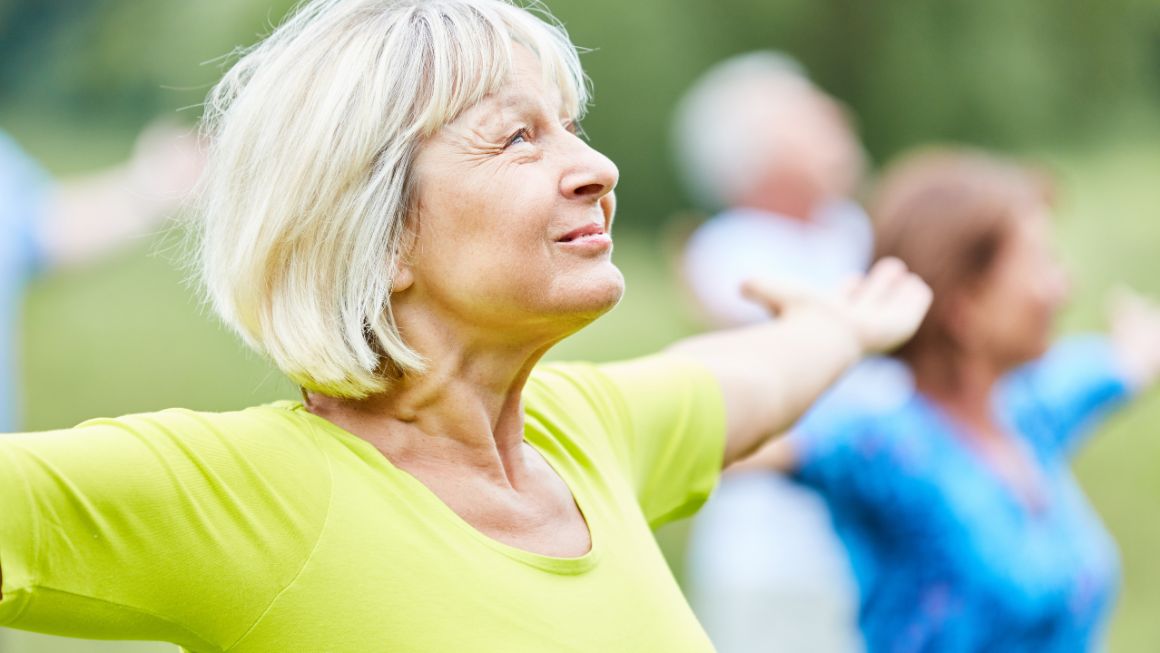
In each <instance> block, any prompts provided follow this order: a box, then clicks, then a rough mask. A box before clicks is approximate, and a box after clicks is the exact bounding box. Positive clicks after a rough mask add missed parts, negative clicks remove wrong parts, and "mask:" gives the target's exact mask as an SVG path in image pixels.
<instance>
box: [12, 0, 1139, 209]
mask: <svg viewBox="0 0 1160 653" xmlns="http://www.w3.org/2000/svg"><path fill="white" fill-rule="evenodd" d="M548 5H549V6H550V8H551V9H552V10H553V11H554V12H555V13H556V14H557V15H558V16H559V17H560V18H561V19H563V20H564V21H565V23H566V24H567V25H568V27H569V30H570V31H571V33H572V35H573V37H574V39H575V40H576V42H577V43H579V44H581V45H583V46H587V47H589V48H593V52H591V53H589V54H588V55H586V56H585V63H586V66H587V69H588V72H589V74H590V75H591V77H592V78H593V80H594V81H595V84H596V104H595V107H594V109H593V111H592V114H591V118H590V120H589V121H588V123H587V131H588V133H589V134H590V135H591V137H592V138H593V140H594V143H595V144H596V145H597V146H598V147H599V148H601V149H603V150H605V151H606V152H607V153H608V154H609V155H610V156H612V158H613V160H615V161H617V162H618V163H619V165H620V167H621V172H622V177H623V180H624V183H623V186H622V187H623V189H624V190H623V192H622V193H621V198H620V199H621V206H622V215H623V216H625V218H626V219H627V220H629V221H632V222H634V223H639V224H647V225H656V224H660V223H661V222H663V221H664V220H665V219H666V217H667V216H669V215H671V214H672V213H674V212H675V211H678V210H681V209H682V208H684V207H685V206H686V205H687V200H686V198H685V196H684V194H683V192H682V190H681V189H680V187H679V186H678V184H677V182H676V180H675V178H674V175H673V173H672V167H671V165H670V164H669V159H670V157H669V139H668V133H669V119H670V112H671V109H672V106H673V103H674V102H675V101H676V99H677V98H678V97H679V96H680V94H681V92H682V91H683V90H684V88H685V87H686V86H687V85H688V84H689V83H690V82H691V81H692V80H693V79H694V78H695V77H696V75H698V74H699V73H700V72H702V71H703V70H704V69H705V68H707V67H708V66H709V65H711V64H712V63H713V62H715V61H718V60H719V59H721V58H722V57H725V56H728V55H731V54H735V53H738V52H743V51H747V50H751V49H756V48H775V49H781V50H785V51H787V52H789V53H790V54H792V55H794V56H796V57H798V58H799V59H801V60H802V62H803V63H804V64H805V65H806V67H807V68H808V69H809V70H811V71H812V73H813V75H814V76H815V78H816V79H817V81H818V82H819V83H820V84H821V85H822V86H823V87H824V88H826V89H828V90H830V91H831V92H833V93H834V94H835V95H836V96H838V97H839V98H841V99H843V100H844V101H845V102H847V103H848V104H849V105H850V106H851V107H852V109H853V110H854V113H855V115H857V116H858V117H859V119H860V124H861V126H862V131H863V133H864V136H865V139H866V142H867V144H868V146H869V149H870V151H871V153H872V154H873V155H874V156H875V157H876V158H877V159H879V160H881V159H883V158H885V157H888V156H891V155H893V154H895V153H896V152H898V151H899V150H900V149H902V148H905V147H908V146H911V145H914V144H917V143H923V142H929V141H931V140H956V141H968V142H974V143H979V144H983V145H990V146H998V147H1003V148H1020V149H1023V148H1028V147H1036V146H1042V145H1044V144H1050V143H1058V142H1076V141H1078V140H1081V139H1084V138H1085V137H1090V136H1091V135H1092V134H1099V133H1101V129H1102V128H1103V127H1104V126H1106V125H1107V124H1109V123H1110V122H1114V121H1115V120H1117V119H1118V118H1119V115H1120V113H1121V112H1122V111H1123V110H1124V108H1125V107H1126V106H1128V105H1136V104H1141V103H1143V104H1145V105H1148V106H1152V105H1154V102H1155V100H1156V98H1157V93H1156V91H1157V88H1156V81H1155V80H1156V79H1157V78H1160V75H1158V73H1160V51H1158V49H1157V46H1156V43H1157V42H1160V39H1158V37H1160V1H1158V0H1060V1H1058V2H1043V1H1042V0H942V1H940V2H926V1H924V0H883V1H881V2H866V1H865V0H779V1H778V2H768V1H765V0H718V1H717V2H703V1H699V0H634V1H633V2H623V1H621V0H549V2H548ZM291 6H292V2H291V0H202V1H199V2H182V1H181V0H154V1H152V2H147V3H142V2H134V1H132V0H96V1H94V2H91V3H73V2H68V1H67V0H8V2H7V3H5V4H3V5H0V37H3V38H0V111H2V110H3V109H4V108H5V106H7V107H9V108H11V106H12V105H14V104H19V105H22V106H24V107H25V108H29V107H31V108H33V109H35V110H37V111H40V110H43V109H45V108H49V109H51V110H52V111H54V112H62V111H63V112H65V113H66V114H70V115H71V116H73V117H76V118H80V117H83V118H84V119H85V120H87V121H93V120H97V121H99V122H110V121H112V122H117V123H126V122H128V123H130V124H140V123H143V122H144V121H145V120H146V119H147V118H148V117H150V116H153V115H156V114H157V113H166V112H173V111H175V110H177V109H179V108H186V111H185V113H184V114H183V115H185V116H187V117H188V118H189V119H190V120H193V119H194V118H196V116H197V115H198V114H199V109H198V108H197V105H198V104H199V103H200V102H201V99H202V98H203V97H204V95H205V92H206V90H207V89H208V87H209V85H210V84H212V83H213V81H214V79H215V78H216V77H217V75H218V72H219V69H220V63H221V61H220V60H218V58H219V57H221V56H222V55H226V54H227V53H229V52H231V51H232V50H233V49H234V48H235V47H236V46H241V45H248V44H250V43H252V42H254V41H255V40H256V38H257V37H258V36H259V35H261V34H264V33H266V32H268V31H269V27H270V25H271V24H273V23H276V22H278V20H280V17H281V16H282V15H283V14H284V13H285V12H286V11H287V10H288V9H289V8H290V7H291ZM215 60H218V62H217V63H207V62H213V61H215ZM227 60H228V58H227Z"/></svg>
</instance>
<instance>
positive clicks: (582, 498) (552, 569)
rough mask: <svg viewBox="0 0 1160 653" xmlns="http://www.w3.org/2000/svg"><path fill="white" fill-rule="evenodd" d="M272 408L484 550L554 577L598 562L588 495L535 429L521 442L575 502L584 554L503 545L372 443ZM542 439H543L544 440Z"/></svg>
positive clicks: (297, 405)
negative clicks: (354, 455)
mask: <svg viewBox="0 0 1160 653" xmlns="http://www.w3.org/2000/svg"><path fill="white" fill-rule="evenodd" d="M271 405H272V406H274V407H276V408H282V409H284V410H289V411H290V412H292V413H295V414H299V415H302V416H304V418H305V419H307V420H308V421H311V422H313V423H314V424H316V425H317V426H319V427H321V428H322V429H323V430H325V431H326V432H327V433H328V434H329V435H331V436H334V437H337V438H339V439H340V440H343V441H345V442H348V443H349V444H350V445H351V446H353V447H355V448H356V449H358V450H359V452H360V458H363V459H364V460H366V461H367V463H368V464H370V465H373V466H375V467H377V468H379V469H381V470H382V471H383V472H384V473H385V474H386V475H387V476H389V477H390V478H391V479H393V480H395V481H396V482H398V483H401V484H403V485H406V486H407V487H409V488H410V489H411V490H412V491H413V496H416V497H417V498H418V499H420V500H422V501H423V502H424V503H426V504H429V505H430V506H431V514H432V515H435V516H436V517H437V518H439V519H441V520H443V521H444V522H447V523H448V524H450V525H451V526H452V527H454V528H456V529H457V530H460V531H463V532H464V533H465V534H466V535H468V536H469V537H471V538H472V539H473V540H474V541H476V542H478V543H480V544H482V545H483V546H485V547H486V548H488V549H490V550H492V551H494V552H496V553H498V554H500V555H502V556H504V557H506V558H509V559H511V560H514V561H516V562H519V563H521V564H524V565H527V566H530V567H534V568H536V569H540V570H542V571H546V572H549V573H552V574H557V575H578V574H583V573H585V572H587V571H589V570H591V569H592V568H593V567H595V566H596V563H597V562H599V560H600V558H601V557H602V552H603V547H602V544H603V536H602V535H601V533H600V529H599V527H597V526H596V525H595V524H594V523H593V517H594V516H596V514H597V513H596V512H595V511H594V510H592V509H591V508H592V505H591V501H590V500H589V496H588V495H587V494H586V493H585V492H584V491H583V483H580V482H579V479H575V478H572V477H571V475H569V474H568V472H567V471H566V470H565V469H564V468H563V466H562V465H560V464H559V463H558V461H556V460H554V459H553V457H552V456H550V455H548V454H547V453H546V452H545V447H544V446H543V445H544V444H546V442H541V441H540V440H541V434H540V433H539V432H538V431H536V430H535V429H528V428H527V424H526V423H525V426H524V441H525V442H527V443H528V446H530V447H532V449H534V450H535V451H536V453H537V454H539V455H540V456H541V457H542V458H543V459H544V461H545V462H546V463H547V464H548V465H549V466H550V467H551V468H552V470H553V471H554V472H556V475H557V476H559V477H560V480H561V481H562V482H563V483H564V486H565V487H567V488H568V492H569V493H570V494H571V495H572V501H573V502H575V504H576V507H577V509H578V510H579V511H580V516H581V518H583V519H584V524H585V526H586V527H587V529H588V551H587V552H585V553H584V554H582V555H579V556H574V557H558V556H549V555H544V554H541V553H535V552H533V551H528V550H527V549H521V548H519V547H517V546H512V545H510V544H505V543H503V542H500V541H499V540H496V539H494V538H492V537H490V536H488V535H487V534H485V533H483V532H482V531H480V530H479V529H477V528H475V527H474V526H472V525H471V524H470V523H468V522H467V520H465V519H464V518H463V517H461V516H460V515H459V513H457V512H455V511H454V510H452V509H451V506H448V505H447V504H446V503H444V501H443V500H442V499H440V498H439V496H438V495H437V494H435V492H433V491H432V490H431V488H429V487H427V486H426V485H425V484H423V482H422V481H420V480H419V479H418V478H416V477H415V476H414V475H413V474H411V473H410V472H408V471H406V470H405V469H402V468H400V467H399V466H397V465H395V463H393V462H392V461H391V459H390V458H388V457H387V456H386V455H384V454H383V453H382V452H381V451H379V450H378V449H377V448H376V447H375V446H374V445H373V444H371V443H370V442H368V441H366V440H364V439H363V438H360V437H359V436H357V435H355V434H354V433H351V432H350V431H348V430H346V429H344V428H343V427H341V426H339V425H337V424H335V423H334V422H331V421H330V420H328V419H326V418H325V417H322V416H319V415H315V414H314V413H312V412H310V411H309V410H307V409H306V407H305V406H304V405H303V404H302V402H301V401H295V400H289V399H287V400H283V401H277V402H274V403H273V404H271ZM545 440H546V438H545Z"/></svg>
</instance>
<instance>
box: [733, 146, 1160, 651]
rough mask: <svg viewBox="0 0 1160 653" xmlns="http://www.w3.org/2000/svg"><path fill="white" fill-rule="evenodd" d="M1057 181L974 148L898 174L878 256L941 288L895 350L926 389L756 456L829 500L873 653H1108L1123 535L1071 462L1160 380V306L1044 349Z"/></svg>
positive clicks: (1132, 301) (821, 419) (882, 211)
mask: <svg viewBox="0 0 1160 653" xmlns="http://www.w3.org/2000/svg"><path fill="white" fill-rule="evenodd" d="M1049 205H1050V197H1049V189H1048V188H1047V185H1046V184H1044V183H1043V179H1041V178H1040V177H1038V176H1037V175H1036V174H1034V173H1033V172H1031V171H1029V170H1027V169H1025V168H1021V167H1018V166H1016V165H1014V164H1012V163H1010V162H1006V161H1002V160H999V159H996V158H994V157H991V156H988V155H985V154H982V153H977V152H970V151H951V150H942V151H926V152H923V153H919V154H916V155H914V156H912V157H909V158H908V159H907V160H905V161H903V162H901V163H900V164H898V165H897V166H895V167H894V168H893V169H892V170H891V171H890V172H888V174H887V175H886V176H885V177H884V180H883V183H882V185H881V186H880V193H879V198H878V201H877V202H876V211H874V213H875V215H874V217H875V220H876V229H877V230H878V233H877V239H878V255H879V256H897V257H899V258H901V259H902V260H903V261H905V262H906V263H907V265H908V266H910V267H911V269H913V270H914V271H915V272H916V273H917V274H919V275H920V276H921V277H922V278H923V279H924V280H925V281H926V282H927V283H928V284H930V286H931V287H932V289H933V290H934V296H935V300H934V304H933V306H932V308H931V311H930V313H929V314H928V315H927V318H926V319H925V321H924V323H923V325H922V326H921V327H920V329H919V331H918V333H917V335H916V336H915V338H914V339H913V340H912V341H910V342H909V343H908V344H907V345H905V346H904V347H903V348H902V349H901V350H900V351H899V352H898V353H897V356H898V357H899V358H900V359H901V360H902V361H903V362H905V363H906V364H907V365H908V367H909V368H910V369H911V371H912V372H913V375H914V383H915V392H913V394H911V395H910V396H909V398H908V399H907V400H905V401H904V402H902V403H901V405H899V406H897V407H895V408H891V409H888V410H881V409H879V410H876V411H859V410H851V409H849V408H847V409H840V410H823V411H820V412H815V414H813V415H812V416H810V417H808V418H807V419H806V420H805V421H804V422H803V423H802V424H800V425H799V427H798V428H797V429H796V430H795V432H794V433H793V435H792V436H791V437H790V438H788V439H785V440H781V441H779V442H777V443H776V444H775V445H772V446H770V447H767V448H766V449H765V450H763V451H761V452H760V453H759V454H758V455H757V456H755V457H754V459H752V460H750V461H747V462H746V465H747V466H750V467H753V466H765V467H767V468H768V467H774V468H777V469H780V470H782V471H788V472H790V473H791V474H792V476H793V477H795V478H796V479H797V480H799V481H800V482H802V483H804V484H806V485H808V486H810V487H812V488H815V489H817V490H818V491H819V492H820V493H821V494H822V495H823V496H824V497H825V499H826V502H827V503H828V505H829V507H830V509H831V512H832V514H833V519H834V522H835V526H836V528H837V531H838V533H839V535H840V536H841V539H842V541H843V543H844V544H845V547H846V549H847V552H848V554H849V557H850V561H851V564H852V566H853V569H854V572H855V576H856V578H857V581H858V585H859V590H860V614H859V621H860V626H861V630H862V633H863V636H864V638H865V642H866V646H867V648H868V649H869V650H870V651H891V652H895V651H937V652H939V653H954V652H956V651H1033V652H1035V653H1047V652H1052V651H1087V650H1092V649H1097V648H1099V645H1100V642H1101V640H1102V634H1103V631H1104V626H1105V624H1106V621H1107V617H1108V614H1109V612H1110V608H1111V606H1112V604H1113V600H1114V596H1115V593H1116V587H1117V581H1118V574H1119V568H1118V559H1117V554H1116V549H1115V544H1114V542H1113V541H1112V539H1111V537H1110V536H1109V534H1108V533H1107V532H1106V531H1105V529H1104V527H1103V525H1102V524H1101V523H1100V521H1099V518H1098V517H1097V515H1096V514H1095V512H1094V511H1093V510H1092V508H1091V506H1090V505H1089V504H1088V502H1087V500H1086V499H1085V497H1084V495H1083V493H1082V492H1081V490H1080V488H1079V486H1078V485H1077V484H1076V482H1075V479H1074V478H1073V477H1072V475H1071V472H1070V471H1069V469H1068V462H1069V458H1070V455H1071V454H1072V453H1073V452H1074V451H1075V450H1076V445H1077V444H1078V443H1080V442H1081V441H1082V439H1083V436H1084V434H1085V433H1087V432H1088V431H1089V430H1090V427H1091V426H1092V425H1093V424H1094V423H1095V422H1096V421H1097V420H1098V419H1099V418H1100V417H1102V416H1104V415H1106V414H1107V412H1108V411H1109V410H1110V409H1112V408H1114V407H1116V406H1118V405H1120V404H1122V403H1123V402H1124V400H1126V399H1128V398H1129V397H1130V396H1132V395H1133V394H1134V393H1135V392H1137V391H1138V390H1140V389H1142V388H1143V387H1144V386H1147V385H1149V384H1151V383H1152V382H1153V381H1154V380H1155V379H1156V377H1157V373H1158V372H1160V355H1158V354H1160V313H1158V312H1157V311H1156V309H1155V308H1154V307H1153V306H1151V305H1150V304H1147V303H1146V302H1144V301H1143V300H1141V299H1138V298H1135V297H1127V298H1125V299H1124V301H1122V302H1121V306H1119V307H1118V308H1117V310H1116V311H1115V314H1114V315H1113V329H1112V333H1111V335H1110V336H1088V337H1081V338H1070V339H1067V340H1065V341H1063V342H1062V343H1059V344H1057V345H1055V346H1054V347H1051V348H1050V349H1049V342H1050V341H1049V338H1050V334H1051V330H1052V324H1053V318H1054V316H1055V314H1056V312H1057V310H1058V309H1059V307H1060V305H1061V304H1062V303H1063V301H1064V300H1065V298H1066V295H1067V287H1068V282H1067V277H1066V275H1065V273H1064V271H1063V270H1062V268H1061V267H1060V266H1059V264H1058V263H1057V262H1056V261H1055V259H1054V258H1053V256H1052V254H1051V250H1050V246H1049V227H1050V215H1049V214H1050V209H1049Z"/></svg>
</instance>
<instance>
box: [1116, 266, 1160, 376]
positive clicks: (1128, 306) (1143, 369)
mask: <svg viewBox="0 0 1160 653" xmlns="http://www.w3.org/2000/svg"><path fill="white" fill-rule="evenodd" d="M1108 309H1109V310H1108V313H1109V321H1110V323H1111V337H1112V346H1113V347H1114V348H1115V351H1116V357H1117V358H1118V359H1119V361H1120V365H1121V367H1122V369H1123V370H1124V372H1125V373H1126V374H1127V375H1128V378H1129V380H1130V381H1131V382H1132V383H1133V385H1135V387H1137V388H1140V389H1144V388H1147V387H1148V386H1151V385H1153V384H1154V383H1156V380H1157V378H1160V306H1158V305H1157V304H1156V302H1154V301H1152V300H1150V299H1148V298H1146V297H1144V296H1143V295H1140V294H1139V293H1137V292H1135V291H1133V290H1130V289H1128V288H1117V289H1116V290H1114V291H1113V292H1112V293H1111V297H1110V301H1109V302H1108Z"/></svg>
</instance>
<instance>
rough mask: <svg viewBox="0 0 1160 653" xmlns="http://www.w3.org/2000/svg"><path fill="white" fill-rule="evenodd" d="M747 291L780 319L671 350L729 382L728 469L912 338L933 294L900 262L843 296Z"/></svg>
mask: <svg viewBox="0 0 1160 653" xmlns="http://www.w3.org/2000/svg"><path fill="white" fill-rule="evenodd" d="M745 293H746V295H747V296H749V297H750V298H752V299H753V300H754V301H756V302H758V303H760V304H763V305H764V306H765V307H766V308H768V309H769V310H770V311H771V312H774V313H776V314H778V315H779V319H778V320H776V321H773V322H769V323H766V324H760V325H755V326H751V327H745V328H741V329H734V330H730V331H719V332H716V333H710V334H705V335H701V336H696V337H693V338H689V339H686V340H682V341H680V342H678V343H676V344H675V345H673V346H672V347H671V348H670V350H669V351H670V353H672V354H673V355H679V356H686V357H689V358H693V359H696V360H697V361H698V362H700V363H701V364H703V365H705V366H706V367H708V368H709V369H710V370H711V371H712V372H713V374H714V375H715V376H716V377H717V379H718V381H719V383H720V385H721V390H722V393H723V395H724V399H725V410H726V420H727V424H726V442H725V456H724V460H723V465H724V466H728V465H730V464H731V463H733V462H734V461H737V460H740V459H741V458H744V457H746V456H747V455H749V454H751V453H752V452H754V451H755V450H756V449H758V448H759V447H760V446H761V445H763V444H764V443H765V442H766V441H767V440H769V439H770V438H771V437H772V436H773V435H774V434H777V433H781V432H782V431H785V430H786V429H787V428H789V427H790V426H791V425H793V423H794V422H795V421H797V419H798V418H799V417H801V415H802V414H803V413H805V411H806V410H807V409H808V408H809V406H810V405H811V404H812V403H813V402H814V401H815V400H817V398H818V396H819V395H821V393H822V392H823V391H824V390H825V389H826V388H827V387H829V386H830V385H831V384H832V383H833V382H834V381H836V380H837V379H838V377H839V376H841V375H842V373H844V372H845V371H846V370H847V369H848V368H849V367H850V366H851V365H853V364H854V363H855V362H857V361H858V360H859V359H860V358H861V357H862V356H865V355H868V354H875V353H881V352H885V351H889V350H890V349H893V348H894V347H897V346H898V345H900V344H901V343H903V342H905V341H906V340H907V339H908V338H910V336H911V335H913V334H914V332H915V330H917V328H918V325H919V323H920V322H921V321H922V318H923V316H924V315H925V314H926V310H927V308H929V306H930V300H931V292H930V288H928V287H927V286H926V284H925V283H923V282H922V281H921V280H920V279H919V278H918V277H916V276H915V275H913V274H911V273H910V272H909V271H908V270H907V269H906V266H905V265H904V264H902V263H901V262H900V261H898V260H895V259H886V260H883V261H881V262H879V263H878V264H877V265H875V266H874V268H873V269H872V270H871V271H870V272H869V274H867V276H866V277H865V278H863V279H861V280H858V281H857V282H854V283H852V284H851V285H850V287H849V288H848V289H847V290H846V291H845V292H843V293H840V294H839V295H837V296H820V295H817V294H813V293H807V292H802V291H799V290H795V289H792V288H787V287H783V286H780V285H778V284H774V283H772V282H766V281H754V282H750V283H748V284H747V285H746V287H745Z"/></svg>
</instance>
